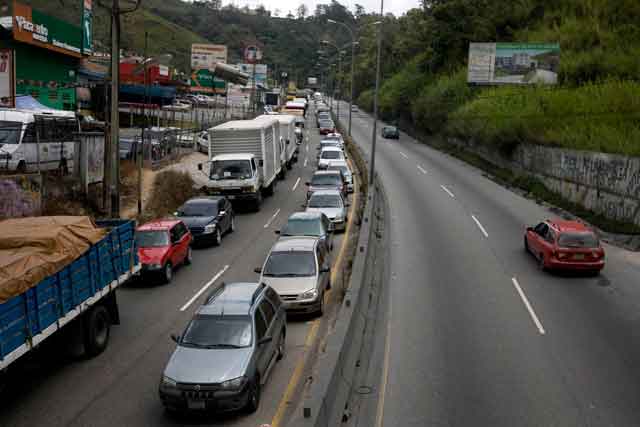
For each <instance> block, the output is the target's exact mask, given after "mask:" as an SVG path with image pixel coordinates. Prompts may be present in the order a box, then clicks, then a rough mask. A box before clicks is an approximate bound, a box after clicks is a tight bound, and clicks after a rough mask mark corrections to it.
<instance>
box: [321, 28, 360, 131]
mask: <svg viewBox="0 0 640 427" xmlns="http://www.w3.org/2000/svg"><path fill="white" fill-rule="evenodd" d="M327 22H329V23H330V24H339V25H342V26H343V27H344V28H346V29H347V31H348V32H349V35H350V36H351V96H349V132H348V133H349V136H351V114H352V111H351V110H352V109H353V108H352V107H353V95H354V92H353V90H354V89H353V78H354V77H353V76H354V73H355V63H356V60H355V58H356V44H357V42H356V36H355V34H354V32H353V30H352V29H351V27H349V26H348V25H347V24H345V23H344V22H338V21H334V20H333V19H328V20H327Z"/></svg>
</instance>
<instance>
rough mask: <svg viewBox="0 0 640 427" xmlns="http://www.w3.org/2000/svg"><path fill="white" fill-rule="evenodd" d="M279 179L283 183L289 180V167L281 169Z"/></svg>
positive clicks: (285, 166)
mask: <svg viewBox="0 0 640 427" xmlns="http://www.w3.org/2000/svg"><path fill="white" fill-rule="evenodd" d="M278 178H279V179H280V180H281V181H284V180H285V179H286V178H287V165H284V166H282V168H281V169H280V174H279V175H278Z"/></svg>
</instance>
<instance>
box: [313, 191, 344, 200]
mask: <svg viewBox="0 0 640 427" xmlns="http://www.w3.org/2000/svg"><path fill="white" fill-rule="evenodd" d="M313 196H339V197H340V198H342V194H340V192H339V191H338V190H318V191H314V192H313V194H312V195H311V197H313Z"/></svg>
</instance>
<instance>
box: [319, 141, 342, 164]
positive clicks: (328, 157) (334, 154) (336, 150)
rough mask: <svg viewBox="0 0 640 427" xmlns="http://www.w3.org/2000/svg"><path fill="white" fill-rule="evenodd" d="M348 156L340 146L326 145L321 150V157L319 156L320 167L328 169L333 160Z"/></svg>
mask: <svg viewBox="0 0 640 427" xmlns="http://www.w3.org/2000/svg"><path fill="white" fill-rule="evenodd" d="M346 159H347V156H346V155H345V154H344V151H343V150H342V148H341V147H339V146H337V147H336V146H334V147H325V148H322V149H321V150H320V157H318V169H326V168H327V167H328V166H329V164H330V163H331V162H335V161H337V160H343V161H344V160H346Z"/></svg>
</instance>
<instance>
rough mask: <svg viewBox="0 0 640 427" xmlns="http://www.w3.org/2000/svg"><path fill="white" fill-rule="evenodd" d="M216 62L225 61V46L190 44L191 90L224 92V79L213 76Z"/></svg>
mask: <svg viewBox="0 0 640 427" xmlns="http://www.w3.org/2000/svg"><path fill="white" fill-rule="evenodd" d="M218 62H224V63H226V62H227V46H225V45H219V44H192V45H191V91H192V92H203V93H217V94H224V93H225V92H226V84H225V81H224V80H222V79H219V78H217V77H214V75H213V70H214V69H215V68H216V64H217V63H218Z"/></svg>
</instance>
